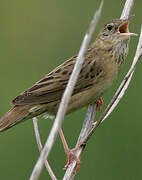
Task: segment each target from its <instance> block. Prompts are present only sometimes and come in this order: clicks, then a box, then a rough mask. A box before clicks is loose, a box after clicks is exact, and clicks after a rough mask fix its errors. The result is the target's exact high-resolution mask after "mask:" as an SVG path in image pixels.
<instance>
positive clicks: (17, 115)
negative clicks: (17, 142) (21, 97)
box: [0, 106, 30, 131]
mask: <svg viewBox="0 0 142 180" xmlns="http://www.w3.org/2000/svg"><path fill="white" fill-rule="evenodd" d="M29 109H30V107H29V106H14V107H13V108H12V109H10V110H9V111H8V112H7V113H6V114H5V115H4V116H3V117H2V118H1V119H0V131H4V130H6V129H8V128H10V127H11V126H14V125H15V124H17V123H19V122H21V121H23V120H26V119H28V118H29V115H30V112H29Z"/></svg>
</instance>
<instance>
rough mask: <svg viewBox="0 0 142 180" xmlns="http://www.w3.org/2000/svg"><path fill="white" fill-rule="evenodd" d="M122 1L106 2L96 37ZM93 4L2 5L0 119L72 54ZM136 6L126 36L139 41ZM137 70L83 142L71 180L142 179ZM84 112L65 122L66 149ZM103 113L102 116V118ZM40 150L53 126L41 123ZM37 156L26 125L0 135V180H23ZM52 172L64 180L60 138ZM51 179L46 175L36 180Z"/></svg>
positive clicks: (43, 0) (140, 19)
mask: <svg viewBox="0 0 142 180" xmlns="http://www.w3.org/2000/svg"><path fill="white" fill-rule="evenodd" d="M124 2H125V1H124V0H118V1H113V0H106V1H105V4H104V8H103V13H102V17H101V20H100V22H99V25H98V27H97V30H96V33H95V35H94V37H93V39H95V37H96V34H97V33H98V30H99V29H100V27H101V26H102V25H103V24H104V23H105V22H106V21H108V20H109V19H112V18H118V17H120V14H121V10H122V8H123V5H124ZM99 3H100V1H99V0H96V1H94V0H89V1H83V0H77V1H76V0H72V1H66V0H60V1H59V0H40V1H39V0H24V1H21V0H12V1H11V0H1V1H0V82H1V87H0V116H2V115H3V114H4V113H5V112H6V111H8V110H9V108H10V105H9V102H10V101H11V100H12V99H13V98H14V97H15V96H17V95H18V94H19V93H20V92H22V91H24V90H25V89H26V88H28V87H29V86H31V85H32V84H33V83H34V82H36V81H37V80H39V79H40V78H42V77H43V76H44V75H45V74H46V73H48V72H50V71H51V70H52V69H53V68H55V67H56V66H57V65H59V64H61V63H62V62H64V60H66V59H67V58H69V57H71V56H72V55H74V54H75V53H77V52H78V50H79V47H80V44H81V42H82V39H83V36H84V33H85V32H86V29H87V28H88V25H89V22H90V20H91V18H92V16H93V13H94V10H95V9H96V8H97V7H98V6H99ZM141 7H142V1H138V0H137V1H136V2H135V6H134V8H133V10H132V14H135V15H136V16H135V18H134V19H133V20H132V22H131V27H130V29H131V31H132V32H136V33H139V31H140V26H141V23H142V15H141ZM137 41H138V37H134V38H132V40H131V43H130V51H129V56H128V58H127V62H126V64H125V67H124V68H123V72H122V73H121V75H120V76H119V79H118V80H117V81H116V83H115V85H114V86H113V88H112V89H111V90H110V91H109V92H108V93H107V94H106V95H105V96H104V100H105V105H104V106H103V108H102V111H103V109H104V108H105V107H106V104H107V103H108V102H109V100H110V98H111V97H112V94H113V93H114V91H115V89H116V88H117V87H118V85H119V83H120V81H121V80H122V77H123V76H124V74H125V73H126V72H127V70H128V68H129V66H130V64H131V62H132V59H133V56H134V53H135V49H136V44H137ZM141 69H142V63H141V62H139V63H138V65H137V69H136V72H135V74H134V77H133V79H132V82H131V84H130V86H129V88H128V90H127V92H126V94H125V96H124V98H123V100H122V101H121V102H120V104H119V105H118V106H117V108H116V110H115V111H114V112H113V113H112V114H111V116H110V117H109V118H108V119H107V121H105V122H104V123H103V124H102V126H100V127H99V128H98V129H97V131H96V133H95V135H93V136H92V138H91V139H90V141H89V142H88V144H87V146H86V149H85V151H84V154H83V157H82V159H81V170H80V173H79V174H78V175H77V176H76V178H75V179H76V180H86V179H89V180H94V179H97V180H114V179H115V180H139V179H142V140H141V139H142V117H141V116H142V115H140V114H141V112H142V111H141V108H142V103H141V98H142V95H141V91H142V83H141V82H142V81H141V76H142V73H141ZM85 113H86V108H84V109H82V110H79V111H77V112H74V113H72V114H71V115H68V116H66V118H65V121H64V123H63V129H64V132H65V135H66V137H67V140H68V143H69V146H70V147H74V145H75V142H76V140H77V137H78V135H79V132H80V129H81V126H82V123H83V120H84V117H85ZM100 113H101V112H100ZM39 119H40V120H39V126H40V133H41V136H42V142H43V143H44V142H45V140H46V137H47V136H48V133H49V131H50V128H51V126H52V123H53V122H52V120H45V119H43V118H39ZM38 156H39V152H38V149H37V145H36V141H35V135H34V130H33V124H32V120H29V121H25V122H24V123H21V124H19V125H18V126H15V127H13V128H12V129H9V130H8V131H6V132H4V133H2V134H0V179H1V180H10V179H12V180H26V179H28V178H29V176H30V174H31V172H32V169H33V167H34V164H35V162H36V161H37V158H38ZM49 161H50V164H51V166H52V168H53V170H54V172H55V174H56V175H57V177H58V179H62V176H63V174H64V171H63V170H62V168H63V167H64V165H65V154H64V151H63V148H62V145H61V141H60V139H59V137H58V138H57V141H56V144H55V145H54V148H53V150H52V153H51V154H50V157H49ZM45 179H50V177H49V175H48V173H47V172H46V170H45V168H44V169H43V171H42V173H41V176H40V180H45Z"/></svg>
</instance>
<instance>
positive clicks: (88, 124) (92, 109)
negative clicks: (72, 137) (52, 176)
mask: <svg viewBox="0 0 142 180" xmlns="http://www.w3.org/2000/svg"><path fill="white" fill-rule="evenodd" d="M96 107H97V105H96V104H95V103H94V104H93V105H90V106H89V107H88V113H87V114H86V118H85V121H84V123H83V127H82V130H81V133H80V135H79V138H78V141H77V144H76V147H77V146H78V143H79V142H85V139H86V137H88V134H89V132H90V130H91V128H92V123H93V122H94V117H95V115H96ZM84 147H85V144H83V145H82V146H81V147H80V148H79V150H78V151H76V153H75V154H76V156H77V157H80V156H81V153H82V151H83V149H84ZM75 168H76V161H73V162H72V163H71V164H70V165H69V167H68V168H67V170H66V173H65V175H64V177H63V180H71V179H73V178H74V176H75V174H76V171H75Z"/></svg>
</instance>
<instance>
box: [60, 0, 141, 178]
mask: <svg viewBox="0 0 142 180" xmlns="http://www.w3.org/2000/svg"><path fill="white" fill-rule="evenodd" d="M133 4H134V0H126V2H125V5H124V8H123V11H122V14H121V19H126V18H128V16H129V14H130V10H131V8H132V6H133ZM140 42H142V39H141V38H140V40H139V43H140ZM138 47H139V48H137V49H139V50H140V47H141V45H138ZM136 54H137V53H136ZM139 55H140V54H139ZM130 69H131V68H130ZM133 70H134V68H133ZM131 71H132V70H131ZM132 74H133V72H132ZM132 74H131V75H130V76H129V78H128V76H127V75H128V74H127V75H126V77H125V78H124V80H123V82H124V81H125V80H126V79H127V78H128V79H127V81H126V83H124V84H125V85H124V87H121V85H120V88H118V90H117V92H116V94H115V95H114V97H113V98H112V100H111V102H110V104H109V105H108V107H107V108H106V110H105V112H104V113H103V115H102V116H101V117H100V119H99V120H98V121H97V122H95V123H94V125H93V127H92V128H91V130H90V126H91V125H92V124H90V125H89V126H88V129H86V134H87V132H88V130H90V132H89V133H88V134H87V136H85V137H82V138H79V141H81V142H84V143H87V141H88V140H89V138H90V137H91V135H92V134H93V133H94V131H95V130H96V129H97V127H98V126H99V125H100V123H101V122H102V120H104V116H105V118H106V117H107V114H108V113H109V112H110V111H109V109H110V108H111V107H112V105H113V104H115V107H116V105H117V104H118V102H119V101H120V98H121V97H122V94H123V95H124V93H125V90H126V89H127V87H128V84H129V83H130V80H131V77H132ZM123 82H122V83H123ZM118 91H120V94H119V96H118V95H117V93H118ZM116 102H117V104H116ZM93 106H94V104H93V105H92V106H91V107H89V109H88V112H87V115H88V117H89V116H90V118H91V117H92V116H93V114H95V113H96V108H93ZM113 107H114V106H113ZM90 109H91V111H90ZM113 109H114V108H113ZM113 109H112V110H113ZM111 112H112V111H111ZM88 121H89V122H90V123H91V121H90V119H88ZM84 124H86V119H85V121H84ZM83 129H84V126H83V128H82V130H81V133H82V131H83ZM81 133H80V135H81ZM77 144H78V142H77ZM82 150H83V149H82V148H80V149H79V150H78V151H77V152H76V155H77V156H78V155H79V156H80V155H81V153H82ZM75 165H76V162H75V161H73V162H72V163H71V164H70V166H69V167H68V169H67V170H66V173H65V175H64V178H63V179H64V180H66V179H67V180H70V179H71V180H72V179H73V178H74V175H75Z"/></svg>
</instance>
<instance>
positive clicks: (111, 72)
mask: <svg viewBox="0 0 142 180" xmlns="http://www.w3.org/2000/svg"><path fill="white" fill-rule="evenodd" d="M130 20H131V17H128V18H127V19H113V20H110V21H108V22H107V23H106V24H105V25H104V26H103V28H102V29H101V30H100V32H99V33H98V35H97V37H96V40H95V41H94V42H93V43H92V44H91V45H90V47H89V48H88V49H87V50H86V53H85V61H84V63H83V65H82V69H81V71H80V74H79V77H78V80H77V83H76V85H75V88H74V90H73V93H72V96H71V99H70V102H69V105H68V108H67V112H66V114H69V113H72V112H74V111H76V110H78V109H80V108H82V107H85V106H88V105H90V104H92V103H94V102H98V105H99V103H100V104H101V103H102V101H101V97H102V96H103V94H104V93H105V92H106V91H107V90H108V89H109V88H110V87H111V86H112V84H113V82H114V81H115V79H116V78H117V76H118V74H119V73H120V70H121V68H122V66H123V64H124V62H125V59H126V56H127V54H128V44H129V40H130V37H131V36H136V34H135V33H131V32H129V22H130ZM77 56H78V55H75V56H73V57H71V58H70V59H68V60H67V61H65V62H64V63H63V64H61V65H59V66H58V67H56V68H55V69H54V70H52V71H51V72H50V73H48V74H46V75H45V76H44V77H43V78H42V79H41V80H39V81H38V82H36V83H35V84H34V85H33V86H31V87H30V88H28V89H27V90H26V91H24V92H23V93H21V94H20V95H19V96H17V97H16V98H15V99H14V100H12V102H11V104H12V108H11V109H10V110H9V111H8V112H7V113H6V114H5V115H4V116H3V117H2V118H1V119H0V132H2V131H4V130H6V129H8V128H11V127H12V126H14V125H16V124H18V123H20V122H22V121H24V120H27V119H31V118H33V117H36V116H38V115H41V114H44V113H47V114H48V115H53V116H56V113H57V111H58V107H59V104H60V101H61V98H62V95H63V92H64V90H65V88H66V86H67V83H68V80H69V78H70V75H71V73H72V71H73V68H74V65H75V62H76V59H77ZM60 136H61V138H62V139H63V132H62V129H60ZM65 151H66V153H68V157H70V154H69V152H70V151H69V149H66V150H65ZM73 156H74V155H73ZM73 158H74V159H76V158H75V157H73ZM76 161H77V162H78V168H79V164H80V161H79V160H78V159H76ZM69 162H70V160H68V164H69ZM67 166H68V165H67Z"/></svg>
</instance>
